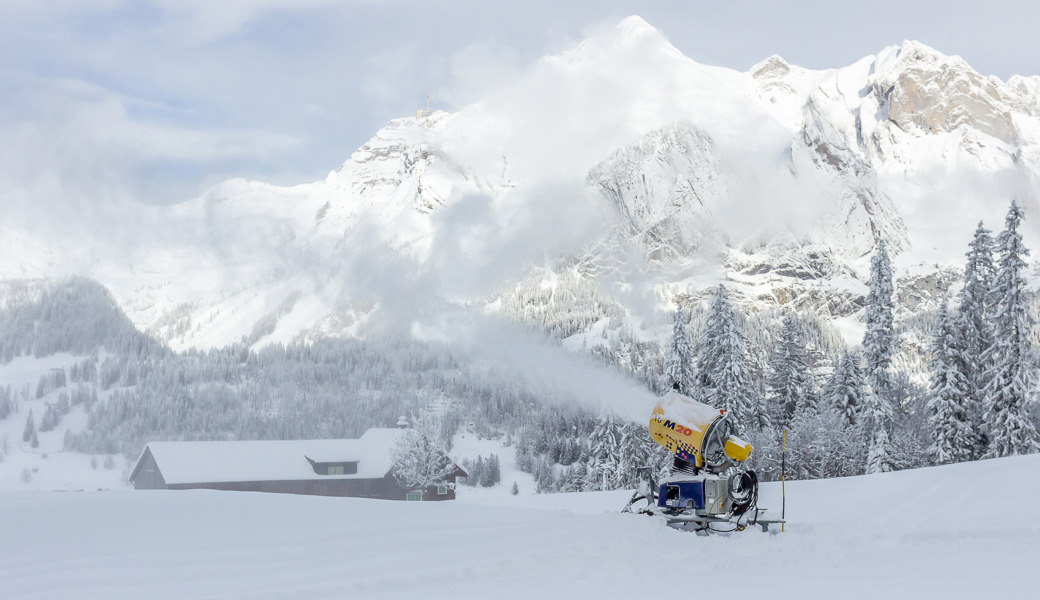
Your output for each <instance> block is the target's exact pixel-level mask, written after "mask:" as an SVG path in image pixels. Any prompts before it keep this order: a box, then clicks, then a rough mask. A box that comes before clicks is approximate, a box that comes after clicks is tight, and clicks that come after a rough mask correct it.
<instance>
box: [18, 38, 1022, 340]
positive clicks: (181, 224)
mask: <svg viewBox="0 0 1040 600" xmlns="http://www.w3.org/2000/svg"><path fill="white" fill-rule="evenodd" d="M1038 97H1040V77H1035V76H1034V77H1028V78H1026V77H1014V78H1012V79H1011V80H1009V81H1007V82H1004V81H1000V80H999V79H997V78H994V77H987V76H984V75H982V74H979V73H977V72H975V71H974V70H973V69H972V68H971V67H970V66H969V65H968V64H966V63H965V62H964V61H963V60H961V59H960V58H958V57H956V56H947V55H944V54H942V53H940V52H938V51H936V50H933V49H931V48H928V47H927V46H924V45H923V44H920V43H917V42H912V41H911V42H904V43H903V44H901V45H899V46H891V47H888V48H885V49H882V50H881V51H880V52H879V53H878V54H876V55H874V56H868V57H865V58H863V59H862V60H860V61H858V62H856V63H855V64H853V65H850V66H848V67H844V68H840V69H831V70H825V71H813V70H808V69H803V68H800V67H797V66H794V65H790V64H788V63H787V62H786V61H784V60H783V59H782V58H780V57H777V56H773V57H770V58H767V59H766V60H764V61H762V62H761V63H759V64H757V65H755V66H754V67H752V68H751V69H750V70H749V71H748V72H746V73H741V72H737V71H733V70H730V69H726V68H721V67H712V66H707V65H702V64H699V63H697V62H695V61H694V60H692V59H690V58H688V57H686V56H683V55H682V54H681V53H680V52H679V51H678V50H676V48H675V47H673V46H672V45H671V44H669V43H668V41H667V40H666V39H665V38H664V37H663V36H662V35H661V34H659V33H658V32H657V31H656V30H655V29H654V28H653V27H651V26H650V25H649V24H647V23H646V22H645V21H643V20H642V19H640V18H639V17H630V18H627V19H625V20H623V21H621V22H620V23H619V24H617V25H616V26H615V27H610V28H605V29H603V30H600V31H598V32H596V33H595V34H594V35H592V37H590V38H588V39H586V40H585V41H583V42H581V43H580V44H578V45H576V46H575V47H572V48H570V49H568V50H566V51H564V52H562V53H560V54H556V55H552V56H547V57H545V58H543V59H542V60H540V61H538V62H537V63H535V64H532V65H530V66H528V67H527V68H526V69H524V70H522V71H521V72H520V74H519V75H518V76H517V77H516V78H515V79H513V80H510V81H508V82H505V83H504V84H503V85H501V86H500V87H499V88H497V89H496V90H494V91H492V92H491V93H489V94H488V95H487V96H486V97H485V98H483V99H481V100H480V101H477V102H475V103H473V104H471V105H469V106H466V107H465V108H463V109H461V110H459V111H458V112H456V113H453V114H448V113H444V112H440V111H434V112H433V113H432V114H429V115H424V116H419V117H416V116H408V117H403V118H400V119H396V120H394V121H391V122H390V123H388V124H387V126H386V127H384V128H383V129H381V130H380V131H378V132H376V133H375V134H374V136H373V137H372V139H371V140H370V141H369V142H368V143H366V144H365V145H363V146H362V147H361V148H359V149H357V150H356V151H354V152H353V153H352V154H351V155H350V157H349V158H348V159H347V160H346V161H345V162H344V163H343V165H342V166H341V167H340V168H339V169H338V170H336V171H334V172H332V173H330V174H329V175H328V177H327V178H326V179H324V180H323V181H317V182H313V183H307V184H301V185H297V186H291V187H281V186H275V185H269V184H265V183H262V182H255V181H243V180H231V181H227V182H224V183H222V184H220V185H218V186H216V187H214V188H212V189H210V190H209V191H207V192H206V193H205V194H203V195H202V196H200V197H198V198H194V199H191V200H187V201H185V202H183V203H181V204H178V205H174V206H171V207H149V208H146V209H145V208H140V207H124V210H123V212H122V214H119V215H99V216H97V218H96V221H97V223H94V224H89V223H87V224H82V223H69V222H63V221H62V217H63V216H62V215H53V216H52V218H50V219H47V220H45V222H35V223H25V222H19V221H9V222H8V223H7V224H5V225H4V226H3V229H4V231H3V233H4V235H2V236H0V240H2V241H0V245H2V250H3V252H4V254H5V256H7V257H8V260H5V261H4V262H3V263H2V266H0V276H2V277H4V278H7V279H24V278H38V277H54V276H61V275H68V274H74V275H81V276H86V277H90V278H93V279H95V280H97V281H98V282H100V283H101V284H102V285H104V286H105V287H107V288H108V289H109V290H110V291H111V293H112V294H113V295H114V297H115V298H116V300H117V302H118V304H119V305H120V307H121V308H122V309H123V310H125V311H126V314H127V315H128V316H129V318H130V319H131V320H132V321H133V323H134V324H135V325H136V326H137V327H138V328H139V329H141V330H142V331H146V332H148V333H150V334H152V335H153V336H155V337H156V338H157V339H159V340H161V341H162V342H164V343H166V344H168V345H169V346H170V347H171V348H173V349H187V348H191V347H197V348H211V347H219V346H223V345H226V344H228V343H231V342H242V341H245V342H246V343H247V344H248V345H250V346H252V347H254V348H260V347H262V346H263V345H265V344H268V343H271V342H282V343H286V342H290V341H294V340H296V341H307V340H311V341H312V340H316V339H320V338H322V337H325V336H330V335H333V336H347V337H351V336H364V335H365V332H366V330H367V329H366V328H371V327H383V326H386V325H387V324H393V326H395V327H400V328H402V329H403V330H405V331H408V332H411V333H412V334H413V335H415V336H418V337H420V338H423V339H446V338H459V337H460V336H461V337H464V336H465V333H464V332H465V331H466V330H467V327H469V326H466V325H462V323H467V322H469V320H470V319H472V318H474V315H489V314H490V315H491V316H492V317H500V318H504V319H506V320H509V321H515V320H518V319H519V320H521V321H529V317H530V316H531V310H532V309H531V307H530V306H528V307H525V306H524V302H523V301H522V298H524V297H525V294H528V293H529V292H530V291H531V290H533V289H549V290H552V289H555V288H556V287H557V286H558V285H559V282H560V281H567V282H570V284H573V285H574V286H577V287H580V288H581V289H584V290H587V293H586V292H583V293H582V294H560V295H559V297H554V298H551V300H550V302H551V303H552V304H553V310H554V311H563V312H566V313H568V314H577V313H581V314H582V316H581V317H580V318H579V319H577V320H576V321H575V322H576V323H579V325H578V326H575V327H570V326H568V327H566V328H564V329H561V330H560V331H564V330H565V333H566V335H562V336H561V337H566V338H572V341H571V342H570V343H572V344H585V345H586V347H587V345H588V344H589V341H590V339H591V338H592V337H597V336H598V337H600V338H602V336H604V335H607V336H615V337H616V336H617V335H619V334H620V333H621V331H622V329H623V328H628V329H630V330H631V331H632V332H633V334H634V335H635V337H636V338H645V339H661V338H662V336H664V335H666V331H667V320H668V315H669V311H670V310H671V307H672V306H673V303H674V300H675V299H676V298H678V297H688V296H693V297H703V296H704V294H705V292H706V290H710V289H712V288H713V287H714V286H716V285H717V284H718V283H720V282H722V283H726V284H727V286H728V287H730V288H731V289H732V290H733V293H734V297H735V299H736V301H737V302H738V303H739V304H742V305H744V306H746V307H747V308H748V309H750V310H758V311H760V310H770V309H774V308H778V307H794V308H797V309H799V310H807V311H810V312H812V313H815V314H816V315H818V316H820V317H822V318H824V319H830V320H834V322H835V323H836V324H837V325H838V326H839V329H840V330H841V331H843V332H845V333H846V338H847V339H848V341H850V342H852V341H854V340H855V339H856V338H857V337H858V328H857V327H858V326H857V323H858V322H859V321H860V320H861V317H860V316H858V311H860V309H861V307H862V298H863V295H864V294H865V292H866V287H865V285H864V282H865V278H866V267H867V260H868V258H867V257H869V255H870V254H871V253H872V252H873V251H874V249H875V248H876V246H877V244H878V242H879V241H881V240H885V241H886V242H887V244H888V247H889V248H890V249H892V250H893V251H894V252H895V253H896V267H897V276H898V277H901V278H902V281H901V285H900V286H897V287H900V288H901V292H900V293H901V296H900V297H901V299H903V300H904V303H903V307H904V308H906V309H909V308H911V306H910V305H911V304H912V305H913V306H912V307H913V308H920V307H921V303H924V307H925V308H927V306H934V305H935V304H936V302H937V301H938V300H939V299H940V298H941V297H943V295H944V294H945V293H946V292H947V290H946V286H948V285H949V284H950V282H952V281H953V280H954V278H953V277H952V276H951V273H952V272H953V270H954V269H959V268H960V266H961V264H962V262H963V252H964V245H965V244H966V243H967V241H968V239H969V238H970V234H971V231H972V229H973V228H974V226H975V224H976V223H977V222H978V221H979V220H980V219H984V220H986V222H987V223H988V224H989V225H990V226H991V227H997V226H999V220H998V219H999V218H1000V215H1002V213H1003V211H1004V209H1005V208H1006V206H1007V203H1008V202H1009V200H1010V199H1011V198H1016V199H1017V200H1018V202H1019V203H1020V204H1021V205H1022V206H1024V208H1025V210H1026V215H1027V219H1026V226H1027V227H1028V228H1029V229H1028V230H1027V231H1026V235H1027V245H1028V244H1029V242H1030V240H1031V239H1033V234H1034V233H1035V231H1036V230H1035V227H1036V225H1037V223H1034V222H1033V221H1034V220H1035V219H1030V218H1029V216H1030V215H1031V214H1032V213H1034V212H1035V210H1036V208H1037V191H1038V189H1040V184H1038V174H1040V108H1038V102H1037V99H1038ZM23 221H24V220H23ZM125 223H134V225H133V226H132V227H130V226H127V225H125ZM79 227H82V229H79ZM84 229H85V231H84ZM73 233H75V235H73ZM73 240H75V241H73ZM1034 245H1035V244H1034ZM570 284H568V285H570ZM585 303H589V304H588V305H585ZM568 304H570V305H568Z"/></svg>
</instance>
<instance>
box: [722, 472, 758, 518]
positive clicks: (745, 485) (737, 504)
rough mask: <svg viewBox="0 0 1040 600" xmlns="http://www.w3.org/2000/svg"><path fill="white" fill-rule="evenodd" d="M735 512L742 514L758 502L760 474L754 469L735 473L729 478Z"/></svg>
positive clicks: (736, 514) (730, 493) (738, 514)
mask: <svg viewBox="0 0 1040 600" xmlns="http://www.w3.org/2000/svg"><path fill="white" fill-rule="evenodd" d="M729 497H730V500H731V501H732V503H733V509H732V510H733V514H734V515H735V516H738V517H739V516H740V515H742V514H744V513H746V512H747V511H749V510H751V509H752V508H755V506H756V505H757V504H758V475H757V474H756V473H755V472H754V471H743V472H740V473H734V474H733V475H731V476H730V478H729Z"/></svg>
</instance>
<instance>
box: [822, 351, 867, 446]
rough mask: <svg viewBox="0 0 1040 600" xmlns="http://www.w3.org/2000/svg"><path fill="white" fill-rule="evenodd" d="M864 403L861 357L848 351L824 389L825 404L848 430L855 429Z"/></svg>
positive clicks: (836, 365)
mask: <svg viewBox="0 0 1040 600" xmlns="http://www.w3.org/2000/svg"><path fill="white" fill-rule="evenodd" d="M862 403H863V373H862V371H861V369H860V366H859V357H858V356H857V355H855V354H853V353H852V352H849V351H848V350H847V349H846V350H845V351H844V352H842V354H841V358H840V359H838V361H837V364H835V365H834V371H833V372H832V373H831V376H830V377H829V378H828V379H827V383H826V384H825V385H824V387H823V404H824V405H825V406H827V407H829V408H831V409H832V410H834V411H835V412H837V413H838V414H839V415H841V422H842V424H843V425H844V426H845V427H846V428H850V427H855V426H856V423H857V417H858V413H859V411H860V409H861V405H862Z"/></svg>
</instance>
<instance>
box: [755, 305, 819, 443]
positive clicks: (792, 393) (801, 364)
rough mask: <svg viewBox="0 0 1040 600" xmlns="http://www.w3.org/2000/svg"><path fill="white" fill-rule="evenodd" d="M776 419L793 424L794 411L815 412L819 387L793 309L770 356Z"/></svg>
mask: <svg viewBox="0 0 1040 600" xmlns="http://www.w3.org/2000/svg"><path fill="white" fill-rule="evenodd" d="M766 387H767V390H768V394H769V401H770V407H771V408H772V419H773V422H774V423H775V424H776V425H777V426H778V427H781V428H788V427H790V425H791V421H792V419H794V417H795V414H797V413H804V414H812V413H815V412H816V390H815V385H814V383H813V380H812V374H811V373H810V372H809V366H808V364H807V363H806V358H805V346H804V345H803V344H802V341H801V338H800V336H799V335H798V324H797V322H796V321H795V319H794V316H793V315H792V314H791V313H787V314H785V315H784V319H783V327H782V328H781V330H780V339H779V340H778V342H777V345H776V348H775V349H774V351H773V354H772V356H771V357H770V359H769V377H768V379H767V380H766Z"/></svg>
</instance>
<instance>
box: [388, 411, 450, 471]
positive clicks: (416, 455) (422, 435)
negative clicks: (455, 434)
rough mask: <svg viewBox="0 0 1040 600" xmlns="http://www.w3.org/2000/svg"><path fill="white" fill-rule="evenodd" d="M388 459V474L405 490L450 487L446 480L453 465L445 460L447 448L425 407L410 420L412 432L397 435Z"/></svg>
mask: <svg viewBox="0 0 1040 600" xmlns="http://www.w3.org/2000/svg"><path fill="white" fill-rule="evenodd" d="M390 455H391V458H392V460H393V467H392V469H391V472H392V473H393V475H394V477H395V478H396V479H397V480H398V481H399V482H401V484H402V485H404V486H405V487H407V488H412V489H419V490H425V489H426V488H428V487H430V486H434V485H438V486H439V485H446V486H448V487H454V484H453V483H452V482H451V481H449V480H448V478H449V476H450V475H451V474H452V473H453V472H454V471H455V463H454V462H452V460H451V458H449V457H448V448H447V445H446V444H445V443H444V441H443V440H442V439H441V437H440V435H439V423H438V421H437V419H436V417H435V416H434V414H433V413H432V411H431V410H430V409H429V407H427V406H423V407H421V408H420V410H419V413H418V415H416V416H415V417H413V419H412V428H411V429H406V430H405V431H404V433H403V434H401V436H400V437H399V438H398V440H397V442H396V443H395V444H394V446H393V448H391V451H390Z"/></svg>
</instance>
